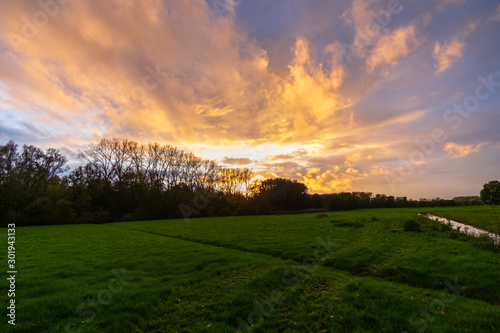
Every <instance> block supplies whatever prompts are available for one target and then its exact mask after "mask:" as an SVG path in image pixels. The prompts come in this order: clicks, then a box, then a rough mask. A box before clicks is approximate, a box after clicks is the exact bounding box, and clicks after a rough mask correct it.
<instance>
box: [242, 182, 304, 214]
mask: <svg viewBox="0 0 500 333" xmlns="http://www.w3.org/2000/svg"><path fill="white" fill-rule="evenodd" d="M252 192H253V194H254V197H255V198H257V200H259V201H260V200H268V201H269V202H270V203H271V205H272V206H273V208H274V209H276V210H279V209H286V210H298V209H304V208H306V206H307V201H308V195H307V186H306V185H305V184H303V183H300V182H298V181H296V180H290V179H285V178H274V179H266V180H264V181H262V182H259V183H257V184H256V186H254V187H253V188H252Z"/></svg>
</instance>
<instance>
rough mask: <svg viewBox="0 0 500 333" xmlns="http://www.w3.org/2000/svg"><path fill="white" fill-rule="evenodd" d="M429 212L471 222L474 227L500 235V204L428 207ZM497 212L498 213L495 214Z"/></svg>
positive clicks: (463, 221)
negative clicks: (499, 205)
mask: <svg viewBox="0 0 500 333" xmlns="http://www.w3.org/2000/svg"><path fill="white" fill-rule="evenodd" d="M425 210H426V211H427V212H429V213H432V214H434V215H438V216H441V217H446V218H448V219H452V220H455V221H457V222H462V223H466V224H469V225H471V226H473V227H476V228H479V229H483V230H487V231H489V232H492V233H495V234H497V235H500V229H499V228H500V226H499V223H500V221H497V216H498V218H499V219H500V208H499V207H498V206H493V210H494V211H493V210H492V206H464V207H442V208H426V209H425ZM495 212H496V214H495Z"/></svg>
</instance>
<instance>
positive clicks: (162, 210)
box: [0, 138, 478, 226]
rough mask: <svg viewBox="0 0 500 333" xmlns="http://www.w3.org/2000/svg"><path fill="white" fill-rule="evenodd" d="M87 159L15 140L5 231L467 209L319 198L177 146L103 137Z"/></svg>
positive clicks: (8, 151) (1, 201)
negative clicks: (74, 160) (73, 163)
mask: <svg viewBox="0 0 500 333" xmlns="http://www.w3.org/2000/svg"><path fill="white" fill-rule="evenodd" d="M80 158H81V159H82V161H84V164H83V165H81V166H78V167H76V168H75V169H74V170H69V167H68V166H67V163H68V160H67V158H66V157H65V156H64V155H63V154H62V153H61V152H60V151H59V150H57V149H53V148H50V149H48V150H46V151H43V150H42V149H40V148H37V147H35V146H28V145H24V146H23V147H22V148H20V147H19V146H18V145H16V144H15V143H14V142H13V141H10V142H8V143H7V144H5V145H3V146H0V226H5V225H7V224H8V223H16V224H17V225H46V224H62V223H106V222H110V221H127V220H147V219H167V218H191V217H199V216H228V215H252V214H272V213H297V212H314V211H327V210H331V211H334V210H349V209H357V208H383V207H408V206H410V207H413V206H418V205H420V206H421V205H454V204H459V202H455V201H453V200H451V201H446V200H437V201H432V202H415V201H407V200H403V201H401V200H397V199H395V198H394V197H392V196H385V195H381V194H377V195H372V193H369V192H351V193H333V194H324V195H319V194H312V195H311V194H308V193H307V187H306V185H305V184H303V183H300V182H298V181H296V180H290V179H285V178H275V179H266V180H262V181H259V180H255V179H254V176H255V175H254V173H253V172H252V170H250V169H247V168H239V169H238V168H223V167H221V166H219V165H217V164H216V163H215V162H214V161H210V160H206V159H203V158H200V157H198V156H196V155H194V154H193V153H189V152H185V151H183V150H181V149H179V148H176V147H173V146H170V145H165V144H159V143H149V144H144V143H139V142H137V141H134V140H127V139H116V138H115V139H102V140H101V141H99V142H97V143H93V144H91V145H89V146H88V148H87V149H85V150H83V151H82V152H81V153H80ZM464 202H465V203H466V204H467V203H468V204H471V203H472V202H473V201H472V199H471V200H470V201H467V200H466V201H462V202H461V204H464ZM475 203H478V202H477V201H475Z"/></svg>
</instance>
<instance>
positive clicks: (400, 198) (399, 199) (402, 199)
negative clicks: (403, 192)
mask: <svg viewBox="0 0 500 333" xmlns="http://www.w3.org/2000/svg"><path fill="white" fill-rule="evenodd" d="M396 201H408V199H407V198H406V197H397V198H396Z"/></svg>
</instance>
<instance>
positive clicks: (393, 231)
mask: <svg viewBox="0 0 500 333" xmlns="http://www.w3.org/2000/svg"><path fill="white" fill-rule="evenodd" d="M467 209H469V208H467ZM475 209H478V210H481V209H482V210H481V212H482V213H481V214H476V213H473V212H472V208H471V211H469V214H467V213H464V214H462V213H461V212H462V211H465V210H466V209H464V208H446V209H445V208H443V209H441V208H439V209H438V208H436V209H425V208H420V209H373V210H356V211H348V212H329V213H324V214H318V213H314V214H300V215H270V216H243V217H241V216H240V217H212V218H197V219H190V220H183V219H180V220H161V221H137V222H120V223H107V224H84V225H58V226H35V227H18V228H17V229H16V253H17V271H18V274H17V280H16V326H15V329H13V327H12V326H11V325H9V324H7V319H8V318H6V317H5V315H4V316H3V317H4V319H3V320H2V321H1V322H0V331H1V332H236V331H240V332H251V331H252V332H451V331H453V332H498V331H500V284H499V276H500V256H499V247H498V246H497V247H495V246H493V245H492V244H489V243H488V242H487V241H486V240H482V239H473V238H472V237H468V236H461V235H459V234H458V233H457V232H454V231H451V230H449V228H446V226H443V225H441V224H439V223H437V222H434V221H430V220H428V219H425V218H423V217H419V216H418V215H417V213H418V212H432V213H434V214H436V215H440V213H441V216H445V215H446V214H449V216H450V217H451V216H453V215H455V216H457V217H460V216H462V221H464V219H467V218H469V219H474V220H475V222H474V223H476V224H478V223H483V225H490V224H492V223H491V221H493V219H492V218H491V216H490V215H488V212H487V211H488V210H489V209H490V208H488V207H480V208H475ZM445 210H447V211H446V212H445ZM490 212H491V210H490ZM486 216H487V217H486ZM409 220H412V221H415V222H418V223H419V224H420V229H421V230H420V231H405V228H404V226H405V221H409ZM491 231H493V232H495V231H496V230H495V229H494V228H493V229H492V230H491ZM0 233H2V236H1V237H2V244H3V245H4V244H5V243H6V242H4V240H6V234H5V233H6V229H1V230H0ZM4 247H5V248H6V246H4ZM6 254H7V250H6V249H5V250H4V251H2V252H0V258H1V263H2V267H7V258H6ZM3 281H4V282H2V284H1V287H2V288H3V289H4V290H5V291H7V290H8V285H7V283H6V282H5V281H6V280H5V279H4V280H3ZM0 300H1V303H2V304H4V309H5V307H6V305H7V302H8V297H7V293H6V292H2V293H1V296H0ZM4 311H5V312H6V311H7V310H4Z"/></svg>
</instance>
